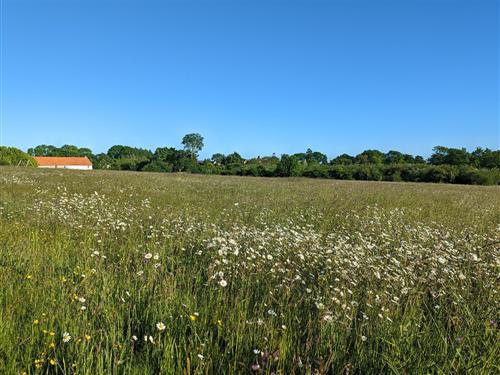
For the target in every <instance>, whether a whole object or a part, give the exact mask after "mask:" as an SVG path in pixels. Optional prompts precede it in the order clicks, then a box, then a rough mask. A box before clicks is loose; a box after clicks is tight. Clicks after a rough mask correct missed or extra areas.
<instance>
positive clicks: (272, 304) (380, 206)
mask: <svg viewBox="0 0 500 375" xmlns="http://www.w3.org/2000/svg"><path fill="white" fill-rule="evenodd" d="M499 229H500V187H496V186H493V187H476V186H457V185H433V184H412V183H377V182H373V183H372V182H353V181H333V180H310V179H264V178H244V177H222V176H212V177H211V176H195V175H179V174H152V173H140V174H139V173H132V172H130V173H127V172H104V171H95V172H68V171H55V170H52V171H50V170H37V169H29V168H25V169H20V168H7V167H5V168H0V251H1V257H0V282H1V285H2V287H1V289H0V309H1V314H0V373H5V374H17V373H23V372H26V373H28V374H35V373H40V374H41V373H44V374H45V373H68V374H73V373H77V374H110V373H123V374H148V373H152V374H157V373H162V374H163V373H165V374H179V373H183V371H184V373H185V374H198V373H214V374H215V373H217V374H221V373H228V374H229V373H262V374H270V373H273V372H274V373H275V374H293V373H297V374H298V373H317V374H323V373H333V374H337V373H344V374H347V373H349V374H353V373H397V374H421V373H443V374H448V373H465V372H470V373H475V374H487V373H488V374H489V373H498V372H499V371H500V367H499V360H498V358H499V357H500V346H499V342H500V331H499V326H498V324H499V322H498V318H499V313H498V312H499V311H500V301H499V286H500V285H499V272H500V257H499V256H500V244H499V241H500V230H499Z"/></svg>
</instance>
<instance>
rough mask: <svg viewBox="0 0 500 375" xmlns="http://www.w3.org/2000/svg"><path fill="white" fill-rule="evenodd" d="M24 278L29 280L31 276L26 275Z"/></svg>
mask: <svg viewBox="0 0 500 375" xmlns="http://www.w3.org/2000/svg"><path fill="white" fill-rule="evenodd" d="M25 277H26V280H31V278H32V277H33V276H31V275H26V276H25Z"/></svg>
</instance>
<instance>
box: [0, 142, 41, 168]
mask: <svg viewBox="0 0 500 375" xmlns="http://www.w3.org/2000/svg"><path fill="white" fill-rule="evenodd" d="M0 165H18V166H30V167H35V166H36V165H37V164H36V161H35V159H33V158H32V157H31V156H29V155H28V154H27V153H25V152H23V151H21V150H19V149H18V148H15V147H4V146H0Z"/></svg>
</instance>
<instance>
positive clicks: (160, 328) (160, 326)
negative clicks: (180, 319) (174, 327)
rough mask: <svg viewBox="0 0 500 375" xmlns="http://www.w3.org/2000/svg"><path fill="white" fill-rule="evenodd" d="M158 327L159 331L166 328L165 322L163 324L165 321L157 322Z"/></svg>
mask: <svg viewBox="0 0 500 375" xmlns="http://www.w3.org/2000/svg"><path fill="white" fill-rule="evenodd" d="M156 328H157V329H158V331H163V330H164V329H165V324H163V322H158V323H156Z"/></svg>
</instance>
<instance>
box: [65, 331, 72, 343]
mask: <svg viewBox="0 0 500 375" xmlns="http://www.w3.org/2000/svg"><path fill="white" fill-rule="evenodd" d="M69 340H71V336H70V335H69V333H68V332H64V333H63V341H64V342H69Z"/></svg>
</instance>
